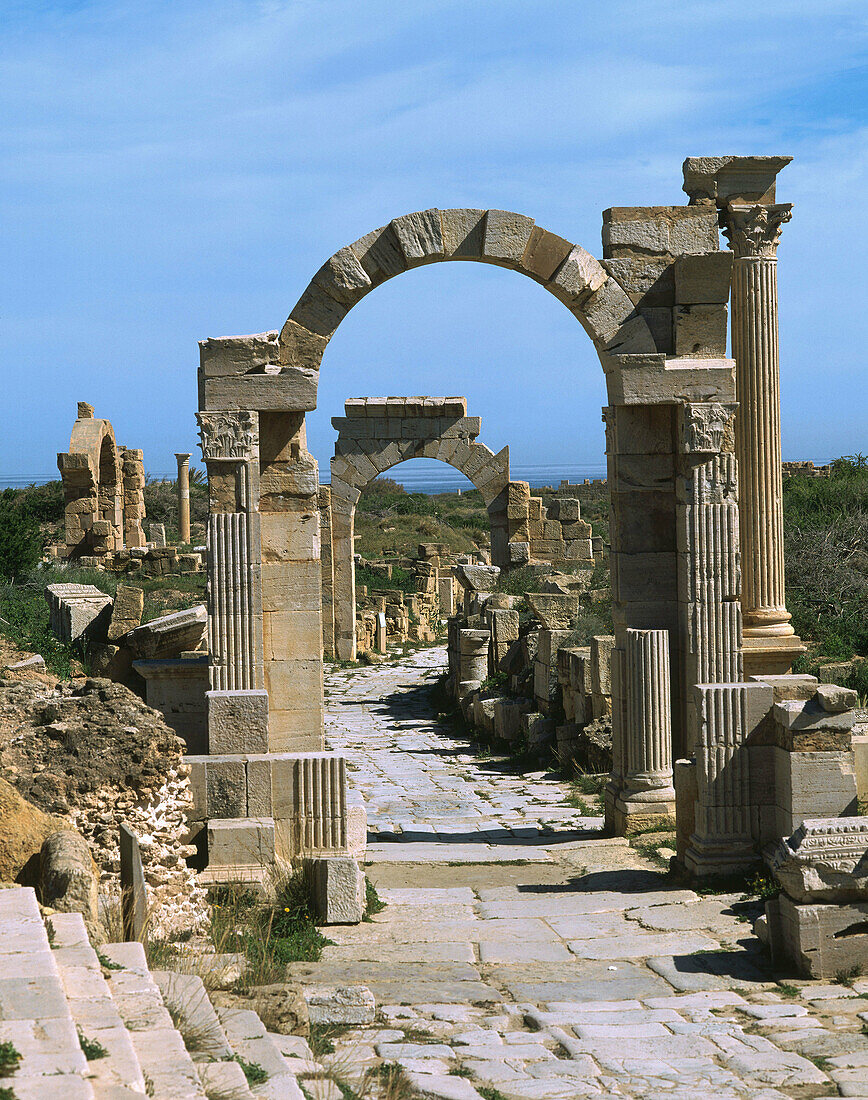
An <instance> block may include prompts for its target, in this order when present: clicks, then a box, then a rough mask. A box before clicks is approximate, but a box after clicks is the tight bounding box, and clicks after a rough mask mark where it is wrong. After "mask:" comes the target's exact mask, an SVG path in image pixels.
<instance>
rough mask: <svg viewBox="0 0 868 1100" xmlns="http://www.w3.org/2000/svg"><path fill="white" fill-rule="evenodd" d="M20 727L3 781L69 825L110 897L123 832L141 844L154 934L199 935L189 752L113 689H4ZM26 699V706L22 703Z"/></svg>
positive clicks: (80, 685)
mask: <svg viewBox="0 0 868 1100" xmlns="http://www.w3.org/2000/svg"><path fill="white" fill-rule="evenodd" d="M10 692H14V694H15V700H14V703H10V709H11V708H12V707H13V706H14V708H15V710H16V712H17V715H18V717H17V718H16V720H15V722H14V726H13V728H12V729H11V730H10V734H11V736H8V737H7V738H5V739H4V741H3V743H2V744H0V775H2V777H3V778H4V779H6V780H7V781H8V782H10V783H11V784H12V785H13V786H15V787H16V788H17V790H18V791H19V792H20V793H21V794H22V795H23V796H24V797H25V798H27V799H28V800H29V801H30V802H31V803H33V804H34V805H36V806H37V807H38V808H39V809H41V810H43V811H45V812H47V813H53V814H59V815H61V816H63V817H65V818H66V819H67V820H69V821H70V822H71V824H72V825H74V827H75V828H76V829H77V830H78V831H79V832H80V833H81V834H82V836H83V837H84V838H85V839H86V840H87V842H88V844H89V845H90V848H91V851H92V853H93V856H94V859H95V861H96V863H97V865H98V867H99V869H100V873H101V886H102V889H103V891H104V892H107V893H108V892H113V891H116V889H117V883H118V881H119V871H120V855H119V849H118V824H119V822H120V821H124V822H125V823H126V824H128V825H129V826H130V828H132V829H133V831H134V832H136V833H137V834H138V835H139V837H140V838H141V848H142V862H143V865H144V871H145V878H146V882H147V884H148V888H149V903H150V907H151V914H150V922H151V925H152V928H153V929H154V933H155V934H159V935H168V934H169V933H173V934H175V933H179V932H182V931H184V930H188V931H192V930H199V929H201V927H202V926H203V923H204V922H205V920H206V909H205V895H204V891H203V889H202V888H201V887H200V886H198V884H197V881H196V877H195V873H194V872H193V871H192V870H191V869H190V868H189V867H188V866H187V864H186V857H187V856H189V855H191V854H192V851H193V850H192V849H191V848H190V847H189V846H188V844H187V843H186V837H187V834H188V826H187V819H188V816H189V815H190V813H191V811H192V807H193V797H192V793H191V789H190V779H189V776H190V766H189V765H188V764H187V763H186V761H185V759H184V755H183V752H184V745H183V742H181V741H180V739H179V738H177V737H176V736H175V734H174V733H173V732H172V731H171V730H170V729H169V728H168V727H167V726H166V724H165V723H164V721H163V719H162V715H160V714H158V713H157V712H156V711H153V710H151V709H150V708H149V707H147V706H145V704H144V703H143V702H142V701H141V699H139V698H138V697H137V696H136V695H134V694H133V693H132V692H131V691H129V690H128V689H127V688H125V687H123V686H121V685H120V684H114V683H111V682H110V681H108V680H100V679H90V680H86V681H84V682H81V681H73V682H68V683H65V684H61V685H59V686H58V687H57V688H56V689H54V690H52V691H46V690H45V689H44V687H42V685H39V686H30V685H23V684H19V685H16V686H14V687H7V686H6V685H3V686H0V708H2V709H4V710H5V709H6V695H7V693H10ZM24 696H26V697H24Z"/></svg>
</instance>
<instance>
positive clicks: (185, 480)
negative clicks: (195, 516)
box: [175, 454, 190, 543]
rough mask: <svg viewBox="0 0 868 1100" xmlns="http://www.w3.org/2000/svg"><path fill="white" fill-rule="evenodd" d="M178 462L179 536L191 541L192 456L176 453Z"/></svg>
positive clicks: (187, 541)
mask: <svg viewBox="0 0 868 1100" xmlns="http://www.w3.org/2000/svg"><path fill="white" fill-rule="evenodd" d="M175 458H176V459H177V462H178V538H179V540H180V541H181V542H183V543H189V542H190V456H189V455H185V454H176V455H175Z"/></svg>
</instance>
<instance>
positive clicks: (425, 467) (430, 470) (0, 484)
mask: <svg viewBox="0 0 868 1100" xmlns="http://www.w3.org/2000/svg"><path fill="white" fill-rule="evenodd" d="M320 471H321V475H322V478H323V481H324V482H325V483H327V478H328V465H327V464H326V463H320ZM510 474H511V475H512V477H513V478H514V479H515V480H516V481H526V482H528V484H529V485H530V486H531V487H532V488H534V489H539V488H541V487H542V486H544V485H551V486H554V487H555V488H557V486H558V485H559V484H560V483H561V481H570V482H573V483H575V482H579V483H581V482H582V481H584V480H585V478H588V479H590V480H594V479H595V478H601V477H605V476H606V464H605V462H600V463H598V464H596V465H574V466H571V465H553V466H512V467H511V468H510ZM151 476H154V477H160V476H162V477H166V478H169V479H170V480H172V481H174V479H175V477H176V476H177V474H176V471H174V470H173V471H172V472H171V473H165V474H152V475H151ZM385 476H386V477H390V478H393V479H394V480H395V481H397V482H400V484H401V485H403V486H404V488H405V489H406V490H407V492H408V493H454V492H455V491H456V489H469V488H471V485H470V482H469V481H468V480H467V478H466V477H465V476H464V475H463V474H460V473H459V472H458V471H457V470H454V469H453V468H452V467H451V466H447V465H446V464H445V463H444V462H438V461H437V460H436V459H426V458H414V459H413V460H412V462H408V463H406V464H402V465H400V466H395V467H394V468H393V469H391V470H388V471H387V472H386V474H385ZM57 477H58V475H57V474H56V473H55V474H38V475H37V474H34V475H33V476H28V477H0V489H20V488H22V487H23V486H25V485H44V484H45V482H46V481H56V480H57Z"/></svg>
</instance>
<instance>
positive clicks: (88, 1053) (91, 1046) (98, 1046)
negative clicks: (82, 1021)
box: [76, 1027, 108, 1062]
mask: <svg viewBox="0 0 868 1100" xmlns="http://www.w3.org/2000/svg"><path fill="white" fill-rule="evenodd" d="M76 1031H77V1032H78V1045H79V1046H80V1047H81V1050H82V1054H84V1056H85V1058H87V1060H88V1062H96V1061H98V1060H99V1059H100V1058H107V1057H108V1051H107V1050H106V1048H105V1047H104V1046H103V1045H102V1043H100V1042H98V1041H97V1040H96V1039H88V1037H87V1036H86V1035H85V1034H84V1032H83V1031H82V1030H81V1028H80V1027H79V1028H76Z"/></svg>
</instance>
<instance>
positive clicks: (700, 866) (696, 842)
mask: <svg viewBox="0 0 868 1100" xmlns="http://www.w3.org/2000/svg"><path fill="white" fill-rule="evenodd" d="M759 863H760V855H759V852H757V850H756V848H755V847H754V845H753V842H752V841H751V840H750V838H749V837H744V836H725V837H714V838H709V837H700V836H697V834H696V833H694V834H693V836H692V837H691V838H690V843H689V844H688V847H687V851H686V852H685V853H684V869H685V870H686V871H687V873H688V874H689V875H691V876H692V877H693V878H725V877H726V876H728V875H737V874H741V873H742V872H743V871H749V870H750V869H751V868H752V867H755V866H757V865H758V864H759Z"/></svg>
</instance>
